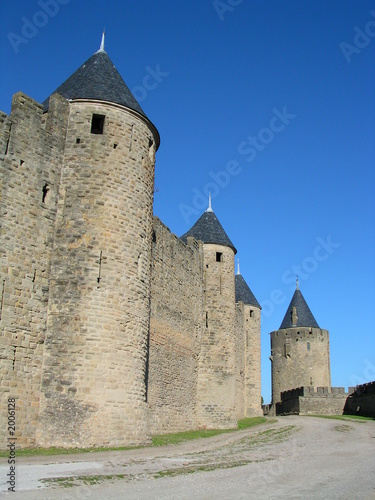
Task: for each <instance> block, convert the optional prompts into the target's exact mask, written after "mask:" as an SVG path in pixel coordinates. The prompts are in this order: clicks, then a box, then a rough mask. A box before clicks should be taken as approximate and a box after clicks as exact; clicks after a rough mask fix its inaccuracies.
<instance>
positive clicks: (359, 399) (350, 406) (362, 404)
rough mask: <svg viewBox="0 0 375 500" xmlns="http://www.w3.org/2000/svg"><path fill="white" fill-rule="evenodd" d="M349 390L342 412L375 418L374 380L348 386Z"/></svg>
mask: <svg viewBox="0 0 375 500" xmlns="http://www.w3.org/2000/svg"><path fill="white" fill-rule="evenodd" d="M350 389H351V390H350ZM349 392H351V394H350V395H349V396H348V398H347V400H346V402H345V407H344V414H345V415H361V416H364V417H373V418H375V381H374V382H368V383H367V384H361V385H357V387H355V388H354V387H352V388H349Z"/></svg>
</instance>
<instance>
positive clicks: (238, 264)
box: [237, 259, 241, 274]
mask: <svg viewBox="0 0 375 500" xmlns="http://www.w3.org/2000/svg"><path fill="white" fill-rule="evenodd" d="M237 274H241V273H240V259H237Z"/></svg>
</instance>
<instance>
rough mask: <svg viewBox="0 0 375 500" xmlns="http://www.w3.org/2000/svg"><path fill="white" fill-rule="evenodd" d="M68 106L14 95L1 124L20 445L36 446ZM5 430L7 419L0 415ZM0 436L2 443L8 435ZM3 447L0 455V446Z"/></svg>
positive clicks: (6, 336) (1, 345)
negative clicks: (47, 108) (46, 108)
mask: <svg viewBox="0 0 375 500" xmlns="http://www.w3.org/2000/svg"><path fill="white" fill-rule="evenodd" d="M67 118H68V104H67V102H66V100H65V99H62V98H61V97H59V96H55V98H53V99H51V112H50V114H49V117H48V119H47V120H46V121H45V120H42V106H41V105H40V104H39V103H37V102H35V101H34V100H33V99H31V98H29V97H28V96H26V95H24V94H22V93H18V94H16V95H15V96H14V98H13V102H12V109H11V114H10V116H9V117H7V116H6V115H5V114H1V116H0V124H1V133H0V134H1V135H0V148H1V149H0V169H1V170H0V182H1V185H0V186H1V187H0V189H1V196H0V205H1V206H0V209H1V213H0V222H1V236H0V259H1V260H0V270H1V280H0V297H1V302H0V304H1V306H0V308H1V310H0V358H1V368H0V370H1V381H0V385H1V390H0V395H1V396H0V397H1V401H0V404H1V408H3V409H4V408H6V407H7V406H6V400H7V398H8V397H13V398H15V399H16V428H17V434H16V437H17V445H18V446H19V447H22V446H33V445H35V444H36V439H35V429H36V427H37V421H38V414H39V401H40V383H41V370H42V364H43V355H44V341H45V337H46V328H47V325H46V321H47V304H48V297H49V274H50V263H51V255H52V247H53V239H54V224H55V218H56V207H57V194H58V185H59V182H60V174H61V163H62V157H63V152H64V140H65V134H66V126H67ZM0 415H1V417H0V428H1V429H3V430H5V429H6V424H5V416H6V412H5V411H1V412H0ZM0 435H1V436H2V437H4V438H5V436H6V434H5V432H1V433H0ZM0 447H2V448H3V447H5V443H4V441H3V440H2V441H1V443H0Z"/></svg>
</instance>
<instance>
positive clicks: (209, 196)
mask: <svg viewBox="0 0 375 500" xmlns="http://www.w3.org/2000/svg"><path fill="white" fill-rule="evenodd" d="M206 212H213V210H212V206H211V193H208V208H207V210H206Z"/></svg>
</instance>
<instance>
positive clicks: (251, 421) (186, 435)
mask: <svg viewBox="0 0 375 500" xmlns="http://www.w3.org/2000/svg"><path fill="white" fill-rule="evenodd" d="M264 422H270V423H274V422H276V420H269V419H267V418H266V417H253V418H244V419H242V420H240V421H239V422H238V429H200V430H194V431H186V432H177V433H172V434H160V435H156V436H152V438H151V439H152V446H164V445H167V444H178V443H182V442H184V441H191V440H192V439H200V438H209V437H212V436H216V435H218V434H224V433H227V432H234V431H236V430H240V429H248V428H249V427H253V426H254V425H259V424H263V423H264ZM136 448H142V446H121V447H118V448H115V447H112V448H105V447H100V448H54V447H52V448H23V449H19V450H16V456H17V457H29V456H30V457H31V456H41V455H42V456H52V455H74V454H77V453H94V452H95V453H96V452H101V451H124V450H134V449H136ZM8 456H9V450H7V451H0V457H8Z"/></svg>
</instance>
